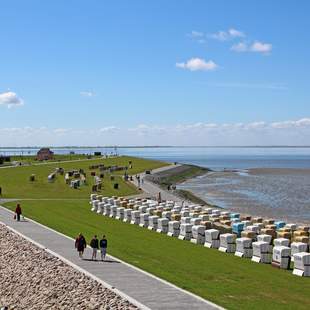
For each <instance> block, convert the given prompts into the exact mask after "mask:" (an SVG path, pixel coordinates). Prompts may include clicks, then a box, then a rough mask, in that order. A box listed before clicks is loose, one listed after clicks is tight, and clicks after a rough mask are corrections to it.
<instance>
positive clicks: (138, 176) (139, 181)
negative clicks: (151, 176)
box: [136, 175, 144, 188]
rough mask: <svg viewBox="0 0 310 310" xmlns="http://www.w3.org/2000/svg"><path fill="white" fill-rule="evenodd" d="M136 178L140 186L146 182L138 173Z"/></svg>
mask: <svg viewBox="0 0 310 310" xmlns="http://www.w3.org/2000/svg"><path fill="white" fill-rule="evenodd" d="M136 180H137V182H138V187H139V188H140V186H141V185H143V183H144V180H143V177H141V176H140V175H136Z"/></svg>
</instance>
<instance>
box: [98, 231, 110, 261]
mask: <svg viewBox="0 0 310 310" xmlns="http://www.w3.org/2000/svg"><path fill="white" fill-rule="evenodd" d="M99 245H100V252H101V260H102V261H103V260H104V259H105V256H106V254H107V247H108V240H107V239H106V237H105V235H103V236H102V239H101V240H100V242H99Z"/></svg>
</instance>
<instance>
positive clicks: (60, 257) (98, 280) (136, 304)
mask: <svg viewBox="0 0 310 310" xmlns="http://www.w3.org/2000/svg"><path fill="white" fill-rule="evenodd" d="M0 207H1V208H3V206H0ZM27 220H29V219H27ZM34 222H35V221H34ZM0 224H1V225H3V226H5V227H7V228H8V229H9V230H10V231H12V232H14V233H15V234H17V235H19V236H21V237H22V238H24V239H26V240H27V241H29V242H31V243H33V244H34V245H35V246H37V247H38V248H40V249H42V250H44V251H45V252H47V253H49V254H51V255H53V256H55V257H57V258H58V259H60V260H61V261H63V262H64V263H65V264H67V265H69V266H70V267H72V268H74V269H76V270H77V271H79V272H81V273H83V274H84V275H86V276H87V277H89V278H91V279H93V280H95V281H97V282H99V283H100V284H101V285H102V286H104V287H105V288H107V289H109V290H110V291H111V292H114V293H115V294H116V295H119V296H120V297H121V298H123V299H125V300H127V301H128V302H130V303H132V304H133V305H134V306H136V307H138V308H139V309H141V310H151V309H150V308H148V307H147V306H145V305H143V304H142V303H140V302H139V301H137V300H136V299H134V298H132V297H130V296H129V295H127V294H126V293H124V292H122V291H120V290H118V289H117V288H115V287H113V286H111V285H110V284H109V283H107V282H105V281H103V280H101V279H100V278H98V277H96V276H95V275H93V274H92V273H90V272H88V271H87V270H85V269H83V268H81V267H79V266H78V265H76V264H74V263H72V262H71V261H70V260H68V259H66V258H65V257H63V256H62V255H60V254H58V253H56V252H54V251H52V250H50V249H48V248H46V247H45V246H44V245H42V244H41V243H39V242H37V241H35V240H33V239H31V238H29V237H27V236H25V235H24V234H22V233H21V232H19V231H18V230H16V229H14V228H13V227H11V226H9V225H7V224H5V223H3V222H1V221H0Z"/></svg>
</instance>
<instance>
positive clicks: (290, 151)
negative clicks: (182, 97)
mask: <svg viewBox="0 0 310 310" xmlns="http://www.w3.org/2000/svg"><path fill="white" fill-rule="evenodd" d="M52 150H53V151H54V152H55V153H56V154H67V153H69V152H70V151H74V152H75V153H78V154H92V153H93V152H95V151H101V152H102V153H106V154H110V153H111V152H115V149H114V148H74V149H70V148H55V149H53V148H52ZM37 151H38V148H32V149H29V148H19V149H8V148H0V155H1V154H7V155H21V154H23V155H33V154H36V152H37ZM116 151H117V152H118V153H119V154H122V155H132V156H139V157H145V158H152V159H159V160H164V161H170V162H175V161H177V162H180V163H189V164H195V165H199V166H203V167H209V168H211V169H214V170H222V169H224V168H228V169H249V168H310V148H236V147H235V148H222V147H207V148H203V147H195V148H194V147H162V148H117V150H116Z"/></svg>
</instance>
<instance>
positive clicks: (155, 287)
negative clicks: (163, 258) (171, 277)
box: [0, 206, 220, 310]
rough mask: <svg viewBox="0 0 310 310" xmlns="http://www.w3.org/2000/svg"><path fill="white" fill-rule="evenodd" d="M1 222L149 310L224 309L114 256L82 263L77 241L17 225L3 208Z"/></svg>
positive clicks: (28, 223)
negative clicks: (76, 249) (78, 253)
mask: <svg viewBox="0 0 310 310" xmlns="http://www.w3.org/2000/svg"><path fill="white" fill-rule="evenodd" d="M0 222H2V223H4V224H6V225H8V226H9V227H12V228H13V229H15V230H16V231H18V232H19V233H21V234H23V235H24V236H26V237H28V238H31V239H32V240H34V241H35V242H37V243H39V244H41V245H43V246H44V247H46V248H47V249H49V250H51V251H53V252H56V253H57V254H59V255H60V256H62V257H63V258H65V259H66V260H68V261H70V262H71V263H73V264H75V265H76V266H78V267H79V268H82V269H83V270H85V271H86V272H89V273H91V274H92V275H95V276H96V277H98V278H99V279H101V280H103V281H104V282H106V283H108V284H109V285H111V286H112V287H115V288H116V289H117V290H119V291H121V292H122V293H124V294H126V295H128V296H130V297H131V298H133V299H135V300H136V301H138V302H139V303H141V304H142V305H144V306H145V307H147V308H150V309H154V310H157V309H158V310H163V309H165V310H170V309H171V310H172V309H178V310H182V309H184V310H185V309H186V310H187V309H191V310H200V309H201V310H202V309H203V310H206V309H219V308H220V307H218V306H216V305H214V304H212V303H209V302H208V301H205V300H203V299H202V298H199V297H197V296H195V295H192V294H190V293H188V292H186V291H184V290H181V289H179V288H177V287H175V286H173V285H171V284H169V283H168V282H165V281H163V280H161V279H158V278H156V277H154V276H152V275H150V274H148V273H146V272H144V271H142V270H140V269H137V268H135V267H133V266H130V265H129V264H126V263H124V262H121V261H119V260H117V259H115V258H113V257H111V256H110V257H108V260H107V261H106V262H99V261H98V262H94V261H88V260H80V259H79V258H78V255H77V253H76V251H75V249H74V241H73V239H71V238H69V237H67V236H65V235H62V234H60V233H58V232H56V231H54V230H51V229H49V228H47V227H45V226H43V225H41V224H39V223H36V222H34V221H32V220H29V219H26V221H23V222H16V221H14V220H13V213H12V212H11V211H9V210H7V209H5V208H3V207H1V206H0ZM85 257H86V258H88V257H91V252H90V249H87V251H86V253H85Z"/></svg>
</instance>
